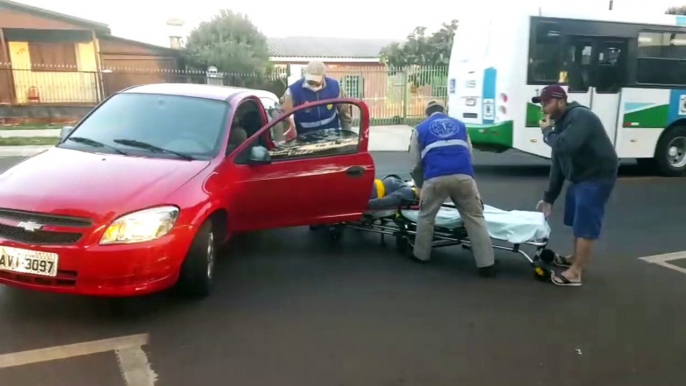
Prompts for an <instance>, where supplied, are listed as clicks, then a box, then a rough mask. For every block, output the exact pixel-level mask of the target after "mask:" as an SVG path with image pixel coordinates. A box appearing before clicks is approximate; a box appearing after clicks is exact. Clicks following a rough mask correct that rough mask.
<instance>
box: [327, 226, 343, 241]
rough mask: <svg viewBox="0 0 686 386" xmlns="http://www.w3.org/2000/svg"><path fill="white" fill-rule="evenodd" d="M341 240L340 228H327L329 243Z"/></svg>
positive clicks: (341, 232) (341, 230)
mask: <svg viewBox="0 0 686 386" xmlns="http://www.w3.org/2000/svg"><path fill="white" fill-rule="evenodd" d="M341 238H343V228H340V227H332V228H329V239H330V240H331V241H339V240H340V239H341Z"/></svg>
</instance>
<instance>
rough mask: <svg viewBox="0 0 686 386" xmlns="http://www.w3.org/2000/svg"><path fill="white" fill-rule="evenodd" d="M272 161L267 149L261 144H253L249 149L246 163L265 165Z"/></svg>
mask: <svg viewBox="0 0 686 386" xmlns="http://www.w3.org/2000/svg"><path fill="white" fill-rule="evenodd" d="M271 162H272V157H271V155H270V154H269V150H267V149H266V148H264V147H262V146H255V147H253V148H252V149H250V157H249V158H248V163H249V164H250V165H265V164H269V163H271Z"/></svg>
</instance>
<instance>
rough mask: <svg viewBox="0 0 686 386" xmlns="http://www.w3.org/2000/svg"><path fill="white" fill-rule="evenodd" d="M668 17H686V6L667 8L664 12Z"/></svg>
mask: <svg viewBox="0 0 686 386" xmlns="http://www.w3.org/2000/svg"><path fill="white" fill-rule="evenodd" d="M665 13H666V14H668V15H684V16H686V5H682V6H681V7H669V9H668V10H667V12H665Z"/></svg>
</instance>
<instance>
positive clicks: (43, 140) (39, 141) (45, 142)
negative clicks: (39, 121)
mask: <svg viewBox="0 0 686 386" xmlns="http://www.w3.org/2000/svg"><path fill="white" fill-rule="evenodd" d="M59 141H60V139H59V137H7V138H0V146H50V145H55V144H57V142H59Z"/></svg>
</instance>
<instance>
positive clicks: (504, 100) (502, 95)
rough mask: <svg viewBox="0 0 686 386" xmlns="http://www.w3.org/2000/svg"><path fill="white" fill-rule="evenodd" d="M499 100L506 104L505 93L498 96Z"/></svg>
mask: <svg viewBox="0 0 686 386" xmlns="http://www.w3.org/2000/svg"><path fill="white" fill-rule="evenodd" d="M500 99H502V100H503V103H507V94H505V93H502V94H500Z"/></svg>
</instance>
